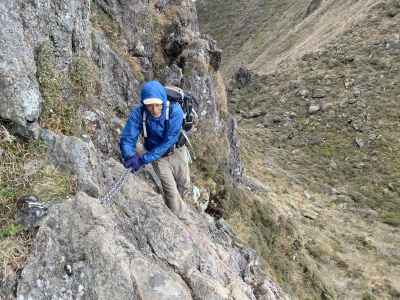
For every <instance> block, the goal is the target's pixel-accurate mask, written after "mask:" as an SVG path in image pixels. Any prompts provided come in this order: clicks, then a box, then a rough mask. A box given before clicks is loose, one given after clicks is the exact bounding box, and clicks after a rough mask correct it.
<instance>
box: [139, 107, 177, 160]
mask: <svg viewBox="0 0 400 300" xmlns="http://www.w3.org/2000/svg"><path fill="white" fill-rule="evenodd" d="M171 109H173V111H172V112H171V116H170V119H169V121H167V122H169V126H168V131H167V133H166V134H165V135H164V139H163V141H162V143H160V144H159V145H158V146H157V147H155V148H154V149H152V150H151V151H149V152H147V153H145V154H144V155H143V156H142V160H143V162H144V163H145V164H148V163H150V162H152V161H154V160H157V159H159V158H161V157H162V156H163V155H164V154H165V153H166V152H167V151H168V150H169V149H170V148H171V147H172V146H173V145H175V144H176V143H177V142H178V138H179V134H180V132H181V128H182V122H183V111H182V108H181V107H180V105H174V106H171Z"/></svg>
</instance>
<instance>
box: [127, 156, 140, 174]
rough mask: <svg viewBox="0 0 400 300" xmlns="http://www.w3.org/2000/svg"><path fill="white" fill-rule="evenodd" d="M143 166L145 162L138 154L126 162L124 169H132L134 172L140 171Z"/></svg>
mask: <svg viewBox="0 0 400 300" xmlns="http://www.w3.org/2000/svg"><path fill="white" fill-rule="evenodd" d="M143 165H144V163H143V160H142V159H141V158H140V157H139V155H137V154H136V155H134V156H132V157H131V158H128V159H127V160H125V161H124V167H125V168H127V169H132V171H133V172H136V171H138V170H139V169H140V168H141V167H142V166H143Z"/></svg>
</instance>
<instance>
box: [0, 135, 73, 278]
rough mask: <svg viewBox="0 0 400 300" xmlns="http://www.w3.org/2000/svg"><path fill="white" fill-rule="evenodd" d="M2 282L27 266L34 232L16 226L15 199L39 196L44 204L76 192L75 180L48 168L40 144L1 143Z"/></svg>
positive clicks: (0, 253) (0, 258)
mask: <svg viewBox="0 0 400 300" xmlns="http://www.w3.org/2000/svg"><path fill="white" fill-rule="evenodd" d="M0 146H1V148H2V149H3V151H4V152H3V154H2V156H1V160H0V224H1V225H0V268H1V269H0V279H1V278H5V277H6V276H8V274H11V273H12V272H15V271H16V270H18V269H19V268H21V267H22V265H23V264H24V262H25V260H26V257H27V255H28V253H29V251H30V244H31V240H32V233H30V232H26V231H25V230H23V228H22V227H20V226H18V225H16V224H15V213H16V200H17V199H18V198H19V197H21V196H23V195H36V196H37V197H38V198H39V199H40V200H41V201H50V200H56V199H57V200H61V199H65V198H66V197H67V196H68V195H70V194H73V193H74V192H75V179H74V178H73V177H72V176H70V175H68V174H64V173H62V172H61V171H59V170H57V169H56V168H54V167H53V166H52V165H49V164H48V162H47V161H46V156H47V147H46V146H45V145H44V144H43V143H42V142H40V141H34V142H26V141H22V140H15V141H12V142H6V143H2V144H0Z"/></svg>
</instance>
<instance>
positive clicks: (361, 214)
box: [199, 1, 400, 299]
mask: <svg viewBox="0 0 400 300" xmlns="http://www.w3.org/2000/svg"><path fill="white" fill-rule="evenodd" d="M319 2H320V5H319V6H318V5H317V4H318V3H319ZM208 3H209V2H208V1H206V2H204V1H203V2H202V5H205V6H206V8H204V7H202V6H200V7H199V10H200V15H202V18H201V20H202V22H205V23H203V24H202V26H201V27H203V28H208V29H207V30H208V31H209V32H210V33H211V34H212V31H213V26H214V25H213V24H216V22H223V20H221V19H218V20H214V19H213V18H214V17H215V16H216V15H218V13H216V14H215V15H213V14H211V13H209V14H206V13H205V12H210V10H212V9H214V10H215V11H216V10H217V9H218V8H217V7H216V6H215V5H216V4H215V3H212V4H208ZM260 3H261V2H253V4H254V5H255V6H256V5H259V6H258V7H259V10H256V11H257V13H256V14H255V15H254V18H252V15H251V14H252V13H253V12H254V11H255V10H254V7H253V8H252V9H251V10H246V6H241V7H240V9H243V10H244V12H242V14H243V15H246V17H247V20H252V21H253V22H249V23H248V24H247V23H243V22H242V23H241V25H242V27H240V26H239V25H238V24H234V23H233V22H232V24H234V25H232V30H234V29H237V28H239V27H240V30H239V31H237V32H232V31H230V30H228V31H226V33H225V34H226V35H225V36H224V33H223V32H222V30H221V28H222V27H219V28H218V29H216V34H215V37H216V38H217V39H219V40H220V41H221V42H222V46H223V47H226V49H227V51H226V52H227V56H226V57H225V58H224V60H223V62H224V64H225V65H223V70H224V72H225V75H226V76H230V75H231V74H233V73H235V72H236V71H235V70H237V69H238V67H239V65H238V63H239V62H240V63H244V64H245V68H244V69H242V71H241V72H240V73H237V74H235V78H236V80H235V79H232V80H231V85H230V91H231V93H230V95H229V97H230V110H231V111H232V112H235V113H236V115H237V118H238V123H239V136H240V138H241V141H242V144H241V155H242V159H243V161H244V162H245V164H244V165H245V169H246V172H247V175H249V176H251V177H254V178H257V179H258V181H260V182H261V184H264V185H267V186H268V187H269V192H262V193H260V192H259V193H258V194H257V195H251V194H249V193H248V192H246V191H243V193H242V194H241V195H239V196H231V201H234V202H235V203H236V207H235V205H231V204H229V203H224V204H225V206H226V207H227V211H228V212H229V221H230V222H231V223H232V224H234V226H235V228H237V230H238V231H240V232H241V233H242V236H244V237H246V240H247V241H248V242H249V243H250V244H252V245H255V247H256V248H257V250H258V251H260V253H262V254H263V257H264V259H265V260H266V261H268V262H269V263H270V264H271V265H273V266H274V268H275V275H276V277H277V278H278V279H279V280H280V282H281V283H282V284H284V285H285V286H286V287H287V288H288V289H289V290H291V291H292V293H293V294H294V295H296V296H297V297H298V298H301V299H306V298H313V299H321V298H322V299H336V298H338V299H397V298H398V297H400V286H399V284H398V278H399V276H400V274H399V271H398V270H399V265H400V257H399V255H398V252H397V251H396V249H398V247H399V246H400V239H399V233H400V231H399V225H400V202H399V199H400V181H399V178H400V176H399V175H400V174H399V172H398V170H399V168H400V165H399V162H400V161H399V155H398V153H400V136H399V129H400V106H399V103H400V101H399V100H400V99H399V95H400V82H399V78H398V74H399V70H400V60H399V53H400V52H399V51H400V37H399V34H398V28H399V25H400V19H399V18H400V3H399V2H398V1H296V3H295V2H294V1H292V2H281V4H282V5H283V6H282V7H281V8H277V11H276V15H274V13H273V12H271V11H269V17H268V18H267V19H268V21H266V23H265V24H266V25H265V26H263V25H262V24H263V23H262V22H261V21H260V20H261V19H262V18H261V19H260V16H259V14H260V13H261V8H262V6H261V4H260ZM263 3H265V5H267V4H266V3H267V2H263ZM268 3H269V4H271V5H272V3H275V4H277V2H268ZM290 4H293V5H290ZM235 5H237V2H235V3H234V4H232V6H230V3H226V2H225V5H224V9H225V14H227V15H230V14H231V13H232V14H233V15H234V14H236V13H237V9H236V6H235ZM249 5H250V4H249ZM312 5H315V7H316V10H314V11H313V9H311V7H312ZM231 8H232V9H233V12H231V11H230V9H231ZM219 9H220V10H222V8H221V7H219ZM280 9H281V10H280ZM307 9H309V14H307ZM311 11H312V12H311ZM307 15H308V16H307ZM274 16H275V17H274ZM235 18H236V17H234V18H233V19H235ZM231 21H232V20H231ZM238 22H241V21H240V19H239V21H238ZM227 23H229V21H228V22H227ZM250 27H251V28H252V30H255V31H254V32H253V35H254V36H259V37H265V39H264V38H262V39H261V42H260V39H255V38H254V39H251V38H248V36H247V35H245V36H242V33H243V32H244V31H245V30H247V29H248V28H250ZM225 28H226V27H225ZM235 34H237V36H236V35H235ZM235 36H236V37H237V39H238V40H239V42H238V41H235V42H237V43H238V44H239V47H238V48H235V47H236V44H235V45H234V43H233V42H232V43H231V42H229V40H230V39H233V40H234V39H235V38H234V37H235ZM266 40H268V41H269V42H268V43H264V41H266ZM252 47H253V48H252ZM223 50H225V49H223ZM246 68H247V69H248V70H247V71H246ZM226 80H227V81H228V80H230V77H227V78H226ZM249 199H251V200H249ZM245 201H246V203H244V202H245Z"/></svg>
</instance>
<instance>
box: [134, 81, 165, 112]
mask: <svg viewBox="0 0 400 300" xmlns="http://www.w3.org/2000/svg"><path fill="white" fill-rule="evenodd" d="M150 98H157V99H161V100H162V102H163V107H164V106H165V103H166V102H167V92H166V91H165V88H164V86H163V85H162V84H161V83H160V82H158V81H156V80H153V81H149V82H146V83H145V85H144V86H143V88H142V91H141V92H140V101H141V103H142V104H143V101H144V100H146V99H150Z"/></svg>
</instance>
